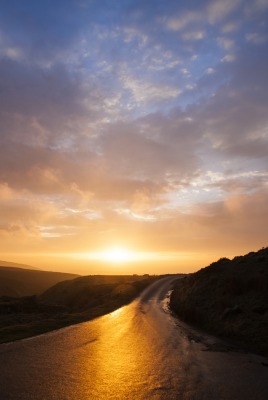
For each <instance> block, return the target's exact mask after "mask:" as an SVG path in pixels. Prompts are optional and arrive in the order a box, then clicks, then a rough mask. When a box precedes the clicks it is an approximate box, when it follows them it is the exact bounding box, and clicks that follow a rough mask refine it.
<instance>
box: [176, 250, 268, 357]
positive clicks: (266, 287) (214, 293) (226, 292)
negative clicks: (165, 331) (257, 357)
mask: <svg viewBox="0 0 268 400" xmlns="http://www.w3.org/2000/svg"><path fill="white" fill-rule="evenodd" d="M170 307H171V309H172V310H173V311H174V312H175V313H177V314H178V316H179V317H181V318H182V319H183V320H185V321H186V322H189V323H192V324H194V325H196V326H198V327H201V328H203V329H204V330H207V331H209V332H211V333H214V334H217V335H220V336H223V337H225V338H229V339H231V340H233V341H234V342H235V343H236V344H238V345H241V346H242V347H244V348H245V349H246V350H249V351H252V352H255V353H259V354H263V355H265V356H268V248H263V249H261V250H259V251H257V252H251V253H249V254H247V255H245V256H238V257H235V258H234V259H233V260H229V259H228V258H221V259H220V260H218V261H217V262H214V263H212V264H211V265H210V266H208V267H206V268H203V269H201V270H200V271H198V272H196V273H193V274H191V275H188V276H187V277H185V278H183V279H181V280H179V281H178V282H177V283H176V285H175V287H174V291H173V293H172V295H171V302H170Z"/></svg>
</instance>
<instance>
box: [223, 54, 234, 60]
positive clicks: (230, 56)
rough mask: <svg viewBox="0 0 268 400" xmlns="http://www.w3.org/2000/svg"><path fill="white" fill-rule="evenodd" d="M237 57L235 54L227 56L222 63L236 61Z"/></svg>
mask: <svg viewBox="0 0 268 400" xmlns="http://www.w3.org/2000/svg"><path fill="white" fill-rule="evenodd" d="M235 58H236V57H235V55H234V54H226V56H224V57H223V58H222V59H221V61H223V62H233V61H235Z"/></svg>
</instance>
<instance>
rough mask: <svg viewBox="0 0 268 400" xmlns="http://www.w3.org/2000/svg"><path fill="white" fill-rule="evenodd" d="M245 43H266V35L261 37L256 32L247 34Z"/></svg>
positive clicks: (267, 39) (267, 38)
mask: <svg viewBox="0 0 268 400" xmlns="http://www.w3.org/2000/svg"><path fill="white" fill-rule="evenodd" d="M246 41H247V42H250V43H254V44H263V43H265V42H267V41H268V37H267V35H261V34H260V33H257V32H252V33H247V34H246Z"/></svg>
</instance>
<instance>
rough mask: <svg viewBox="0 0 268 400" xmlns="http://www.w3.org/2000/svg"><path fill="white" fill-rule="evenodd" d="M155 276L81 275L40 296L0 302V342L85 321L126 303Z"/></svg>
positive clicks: (6, 299)
mask: <svg viewBox="0 0 268 400" xmlns="http://www.w3.org/2000/svg"><path fill="white" fill-rule="evenodd" d="M156 279H158V277H141V276H133V277H131V276H85V277H80V278H77V279H73V280H71V281H66V282H61V283H58V284H56V285H55V286H53V287H51V288H50V289H48V290H47V291H45V292H44V293H43V294H41V295H40V296H32V297H25V298H20V299H18V298H17V299H16V298H2V299H0V343H1V342H2V343H3V342H8V341H11V340H16V339H21V338H24V337H29V336H34V335H37V334H39V333H43V332H47V331H50V330H53V329H57V328H61V327H64V326H67V325H71V324H75V323H79V322H83V321H88V320H90V319H92V318H96V317H99V316H101V315H104V314H106V313H109V312H111V311H114V310H115V309H117V308H119V307H121V306H123V305H125V304H127V303H129V302H130V301H131V300H133V299H134V298H135V297H136V296H137V295H138V294H139V293H140V292H141V291H142V290H143V289H144V288H145V287H146V286H148V285H149V284H150V283H152V282H154V281H155V280H156Z"/></svg>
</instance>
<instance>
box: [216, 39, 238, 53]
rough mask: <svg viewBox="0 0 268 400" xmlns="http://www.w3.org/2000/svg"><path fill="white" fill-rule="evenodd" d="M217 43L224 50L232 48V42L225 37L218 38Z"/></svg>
mask: <svg viewBox="0 0 268 400" xmlns="http://www.w3.org/2000/svg"><path fill="white" fill-rule="evenodd" d="M218 43H219V45H220V46H221V47H222V48H224V49H225V50H230V49H231V48H233V47H234V41H233V40H231V39H229V38H225V37H221V38H218Z"/></svg>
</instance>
